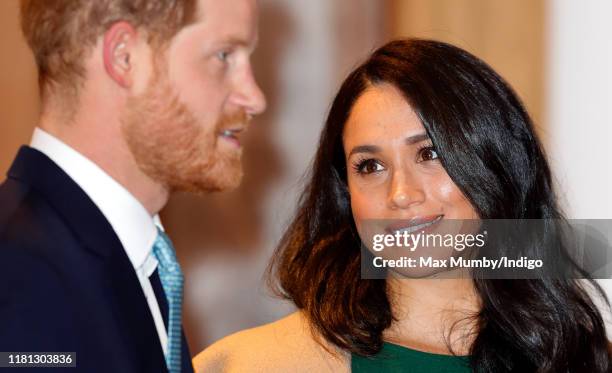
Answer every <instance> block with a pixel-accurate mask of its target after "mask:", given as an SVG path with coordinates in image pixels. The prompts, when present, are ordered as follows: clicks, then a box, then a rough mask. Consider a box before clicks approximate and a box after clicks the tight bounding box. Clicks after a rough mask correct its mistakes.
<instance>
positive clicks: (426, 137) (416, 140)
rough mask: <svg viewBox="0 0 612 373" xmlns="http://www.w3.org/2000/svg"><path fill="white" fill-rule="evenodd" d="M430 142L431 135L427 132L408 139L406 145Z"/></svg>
mask: <svg viewBox="0 0 612 373" xmlns="http://www.w3.org/2000/svg"><path fill="white" fill-rule="evenodd" d="M425 140H429V135H428V134H427V133H425V132H423V133H419V134H416V135H412V136H409V137H406V140H405V143H406V145H414V144H416V143H419V142H421V141H425Z"/></svg>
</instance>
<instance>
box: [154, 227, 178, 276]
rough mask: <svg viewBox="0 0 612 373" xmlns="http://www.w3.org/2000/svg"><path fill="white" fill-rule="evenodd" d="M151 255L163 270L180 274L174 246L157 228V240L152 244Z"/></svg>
mask: <svg viewBox="0 0 612 373" xmlns="http://www.w3.org/2000/svg"><path fill="white" fill-rule="evenodd" d="M153 254H154V255H155V257H156V258H157V261H158V262H159V265H160V267H161V268H162V269H163V270H165V271H168V272H181V267H180V265H179V263H178V261H177V260H176V252H175V251H174V246H172V242H171V241H170V238H169V237H168V236H167V235H166V234H165V233H164V232H163V231H162V230H161V229H159V228H157V238H156V239H155V243H154V244H153Z"/></svg>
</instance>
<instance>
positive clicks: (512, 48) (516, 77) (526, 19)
mask: <svg viewBox="0 0 612 373" xmlns="http://www.w3.org/2000/svg"><path fill="white" fill-rule="evenodd" d="M545 12H546V1H545V0H511V1H508V0H391V6H390V8H389V16H388V17H389V19H390V22H391V26H390V27H391V30H390V33H391V35H392V36H394V37H399V36H403V37H405V36H415V37H421V38H432V39H438V40H442V41H446V42H449V43H451V44H455V45H457V46H459V47H461V48H463V49H466V50H468V51H469V52H471V53H473V54H475V55H476V56H478V57H479V58H481V59H483V60H484V61H485V62H487V63H488V64H489V65H491V66H492V67H493V68H494V69H495V70H496V71H497V72H498V73H499V74H500V75H501V76H503V77H504V78H505V79H506V80H507V81H508V82H509V83H510V85H511V86H512V87H513V88H514V89H515V90H516V92H517V93H518V94H519V96H520V98H521V99H522V100H523V102H524V103H525V105H526V106H527V109H528V111H529V113H530V114H531V116H532V118H533V119H534V121H535V123H536V126H537V128H538V130H539V131H540V135H542V136H543V140H544V142H547V137H548V136H546V132H545V131H542V129H543V128H544V127H545V121H546V118H545V117H544V113H545V108H544V102H545V100H544V86H545V81H544V77H545V74H544V65H545V63H546V61H545V55H546V50H545V42H546V41H545V29H546V24H545V19H546V17H545Z"/></svg>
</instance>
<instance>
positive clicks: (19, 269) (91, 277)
mask: <svg viewBox="0 0 612 373" xmlns="http://www.w3.org/2000/svg"><path fill="white" fill-rule="evenodd" d="M152 282H153V286H154V288H155V290H156V295H157V296H158V300H159V304H160V307H161V308H162V314H163V315H164V316H165V317H166V319H167V314H168V311H167V303H166V302H165V299H160V291H161V292H162V293H161V294H162V295H161V298H164V297H163V290H161V284H160V283H159V280H158V279H157V281H152ZM0 351H5V352H76V365H77V368H76V369H75V368H65V371H66V372H87V373H98V372H99V373H120V372H143V373H156V372H167V368H166V364H165V361H164V355H163V351H162V348H161V345H160V342H159V337H158V335H157V332H156V329H155V323H154V321H153V317H152V316H151V312H150V311H149V307H148V305H147V301H146V299H145V296H144V293H143V291H142V288H141V286H140V283H139V281H138V278H137V276H136V273H135V271H134V268H133V266H132V264H131V262H130V260H129V258H128V257H127V254H126V253H125V251H124V249H123V247H122V245H121V243H120V241H119V239H118V237H117V235H116V234H115V232H114V231H113V229H112V228H111V226H110V224H109V223H108V221H107V220H106V218H105V217H104V215H102V213H101V212H100V210H99V209H98V208H97V207H96V206H95V205H94V203H93V202H92V201H91V200H90V199H89V197H88V196H87V195H86V194H85V193H84V192H83V190H82V189H81V188H80V187H79V186H78V185H77V184H76V183H75V182H74V181H73V180H72V179H71V178H70V177H69V176H68V175H67V174H66V173H65V172H63V171H62V170H61V169H60V168H59V167H58V166H57V165H56V164H55V163H54V162H53V161H51V160H50V159H49V158H48V157H47V156H45V155H44V154H42V153H41V152H39V151H37V150H34V149H32V148H29V147H25V146H24V147H22V148H21V149H20V150H19V153H18V155H17V157H16V159H15V161H14V163H13V165H12V166H11V168H10V170H9V172H8V179H7V180H6V181H5V182H4V183H3V184H2V185H0ZM182 355H183V372H187V373H190V372H193V367H192V366H191V357H190V354H189V351H188V349H187V344H186V342H185V338H184V336H183V354H182ZM0 370H1V368H0ZM43 370H45V371H46V369H43ZM20 371H21V372H26V371H29V369H21V370H20ZM32 371H35V372H38V371H40V368H32ZM51 371H64V369H51Z"/></svg>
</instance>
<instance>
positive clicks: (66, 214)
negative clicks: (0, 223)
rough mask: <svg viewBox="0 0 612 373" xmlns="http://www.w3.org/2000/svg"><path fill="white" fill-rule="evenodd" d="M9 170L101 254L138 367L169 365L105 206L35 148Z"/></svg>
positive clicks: (149, 369)
mask: <svg viewBox="0 0 612 373" xmlns="http://www.w3.org/2000/svg"><path fill="white" fill-rule="evenodd" d="M8 176H9V177H10V178H12V179H15V180H17V181H20V182H22V183H25V184H27V185H29V186H30V187H31V188H33V189H35V190H36V191H38V192H39V193H40V194H41V195H43V196H44V197H45V199H46V200H47V201H48V203H49V204H50V205H52V206H53V208H54V209H55V210H56V211H57V212H58V213H59V214H60V215H61V216H62V217H63V218H64V220H65V221H66V224H67V225H68V226H69V227H70V228H71V230H72V231H73V232H74V234H75V235H76V236H77V238H78V239H79V240H80V242H81V243H82V246H83V247H84V248H85V249H87V250H89V251H91V252H93V253H95V254H96V255H98V256H99V257H101V259H102V260H103V262H104V265H105V266H106V268H107V271H106V272H105V273H107V274H108V276H109V278H110V284H111V286H112V289H113V293H114V295H115V298H114V301H115V302H114V304H112V305H109V307H111V308H112V309H113V310H114V312H115V314H116V319H117V320H118V324H119V328H121V331H122V333H121V334H122V335H123V336H124V337H125V341H124V345H125V346H127V348H128V349H131V351H132V354H131V355H132V356H133V360H134V362H135V364H136V366H138V367H139V369H138V371H143V372H165V371H167V370H166V364H165V361H164V356H163V351H162V349H161V346H160V343H159V337H158V336H157V332H156V329H155V323H154V321H153V317H152V316H151V312H150V311H149V308H148V304H147V301H146V299H145V296H144V294H143V292H142V288H141V286H140V282H139V281H138V277H137V275H136V273H135V271H134V268H133V266H132V264H131V262H130V260H129V258H128V256H127V254H126V253H125V250H124V249H123V246H122V245H121V242H120V241H119V238H118V237H117V235H116V234H115V232H114V231H113V229H112V227H111V226H110V224H109V223H108V221H107V220H106V218H105V217H104V215H103V214H102V212H100V210H99V209H98V208H97V207H96V205H95V204H94V203H93V201H92V200H91V199H90V198H89V197H88V196H87V195H86V194H85V192H83V190H82V189H81V188H80V187H79V186H78V185H77V184H76V183H75V182H74V181H73V180H72V179H71V178H70V177H69V176H68V175H67V174H66V173H65V172H64V171H63V170H62V169H61V168H59V167H58V166H57V165H56V164H55V163H54V162H53V161H52V160H51V159H49V158H48V157H47V156H46V155H44V154H43V153H41V152H39V151H37V150H35V149H32V148H29V147H27V146H23V147H21V149H20V150H19V153H18V155H17V157H16V159H15V161H14V162H13V165H12V166H11V168H10V170H9V172H8ZM93 291H96V290H95V289H93Z"/></svg>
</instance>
